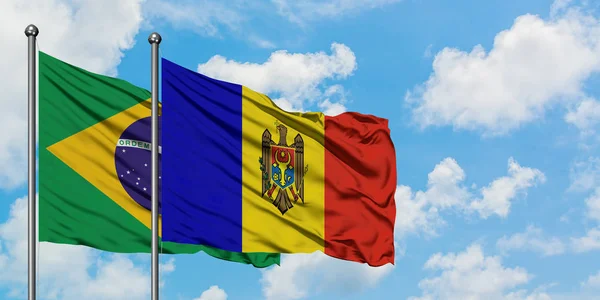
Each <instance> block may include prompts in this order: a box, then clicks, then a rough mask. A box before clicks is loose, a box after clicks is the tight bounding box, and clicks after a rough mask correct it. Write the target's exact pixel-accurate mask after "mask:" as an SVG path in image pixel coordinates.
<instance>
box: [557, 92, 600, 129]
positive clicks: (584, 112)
mask: <svg viewBox="0 0 600 300" xmlns="http://www.w3.org/2000/svg"><path fill="white" fill-rule="evenodd" d="M565 121H567V122H568V123H571V124H573V125H575V126H576V127H577V128H579V130H581V133H582V134H583V135H584V136H589V135H593V134H594V133H595V128H596V127H597V126H598V124H600V101H597V100H595V99H590V98H588V99H585V100H583V101H581V102H580V103H578V104H577V106H576V108H575V109H572V110H571V111H569V112H568V113H567V114H566V115H565Z"/></svg>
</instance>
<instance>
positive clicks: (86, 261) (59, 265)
mask: <svg viewBox="0 0 600 300" xmlns="http://www.w3.org/2000/svg"><path fill="white" fill-rule="evenodd" d="M0 242H1V247H0V285H3V286H6V287H7V288H9V289H10V294H11V295H13V296H22V295H24V293H26V288H27V198H20V199H17V200H16V201H15V202H14V203H13V205H12V206H11V209H10V215H9V219H8V220H7V221H6V222H5V223H3V224H1V225H0ZM38 251H39V254H40V255H39V258H38V259H39V262H38V263H39V281H38V291H39V294H40V297H44V298H59V299H64V300H69V299H111V300H118V299H124V300H125V299H128V300H133V299H148V297H149V296H150V267H149V265H148V264H147V263H144V264H136V263H134V261H133V260H132V257H133V255H122V254H111V255H101V252H100V251H97V250H94V249H92V248H89V247H84V246H72V245H62V244H53V243H45V242H44V243H39V247H38ZM174 268H175V267H174V263H173V260H169V261H168V262H167V263H166V264H163V265H161V269H162V270H163V272H162V273H161V276H163V279H164V276H165V275H167V274H169V273H170V272H171V271H173V270H174Z"/></svg>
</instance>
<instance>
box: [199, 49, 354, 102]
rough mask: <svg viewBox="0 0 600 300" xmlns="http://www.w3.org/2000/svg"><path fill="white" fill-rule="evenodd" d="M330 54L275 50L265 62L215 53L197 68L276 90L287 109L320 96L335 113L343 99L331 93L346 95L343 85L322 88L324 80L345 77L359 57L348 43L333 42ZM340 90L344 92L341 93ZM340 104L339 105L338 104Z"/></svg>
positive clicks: (264, 89) (267, 90) (270, 91)
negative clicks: (250, 61)
mask: <svg viewBox="0 0 600 300" xmlns="http://www.w3.org/2000/svg"><path fill="white" fill-rule="evenodd" d="M331 52H332V53H331V54H330V55H328V54H326V53H324V52H317V53H306V54H303V53H289V52H287V51H275V52H273V53H272V54H271V56H270V57H269V59H268V60H267V61H266V62H264V63H262V64H258V63H240V62H236V61H234V60H228V59H226V58H225V57H223V56H220V55H215V56H213V57H212V58H211V59H209V60H208V61H207V62H206V63H204V64H200V65H199V66H198V72H200V73H202V74H204V75H207V76H210V77H213V78H217V79H220V80H225V81H230V82H235V83H238V84H243V85H245V86H248V87H249V88H251V89H253V90H255V91H257V92H261V93H264V94H269V95H272V94H275V95H278V96H279V99H274V101H275V102H276V103H277V105H280V106H281V108H284V109H286V110H300V111H302V110H303V109H304V106H305V105H311V104H315V102H316V101H317V100H319V101H320V102H321V105H323V106H324V107H325V109H331V112H333V113H336V112H339V111H341V110H342V109H343V108H342V107H340V106H339V105H343V102H342V101H341V100H340V101H337V102H332V100H331V99H332V97H334V96H338V97H340V96H341V98H342V99H343V89H340V87H339V86H337V85H334V86H329V87H327V89H326V90H325V91H322V90H321V88H322V86H323V85H324V81H325V80H338V79H344V78H346V77H348V76H350V75H352V73H353V72H354V70H356V57H355V56H354V53H353V52H352V50H350V48H348V47H347V46H346V45H343V44H338V43H333V44H332V45H331ZM340 93H341V95H340ZM336 105H337V106H336Z"/></svg>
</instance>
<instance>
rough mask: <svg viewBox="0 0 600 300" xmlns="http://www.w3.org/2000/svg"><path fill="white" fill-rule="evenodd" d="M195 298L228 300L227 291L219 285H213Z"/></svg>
mask: <svg viewBox="0 0 600 300" xmlns="http://www.w3.org/2000/svg"><path fill="white" fill-rule="evenodd" d="M194 300H227V293H225V291H224V290H223V289H220V288H219V287H218V286H216V285H213V286H211V287H210V288H208V290H206V291H204V292H202V294H201V295H200V297H199V298H196V299H194Z"/></svg>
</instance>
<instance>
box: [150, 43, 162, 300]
mask: <svg viewBox="0 0 600 300" xmlns="http://www.w3.org/2000/svg"><path fill="white" fill-rule="evenodd" d="M161 40H162V38H161V37H160V34H158V33H156V32H154V33H152V34H150V36H149V37H148V42H149V43H150V45H151V46H152V119H151V120H152V292H151V295H152V300H158V282H159V281H158V146H159V145H158V45H159V44H160V42H161Z"/></svg>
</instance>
